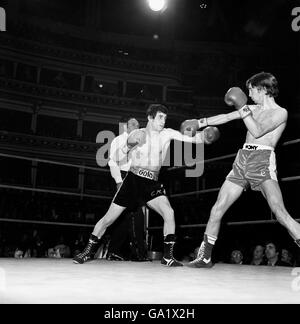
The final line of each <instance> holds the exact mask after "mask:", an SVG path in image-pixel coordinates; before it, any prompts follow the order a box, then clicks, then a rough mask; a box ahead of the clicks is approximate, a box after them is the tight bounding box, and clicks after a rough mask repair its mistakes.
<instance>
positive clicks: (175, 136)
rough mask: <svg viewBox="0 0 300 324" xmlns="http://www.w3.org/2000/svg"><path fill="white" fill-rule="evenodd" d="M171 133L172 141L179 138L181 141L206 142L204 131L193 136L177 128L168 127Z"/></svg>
mask: <svg viewBox="0 0 300 324" xmlns="http://www.w3.org/2000/svg"><path fill="white" fill-rule="evenodd" d="M168 131H169V134H170V141H171V140H177V141H181V142H188V143H195V144H199V143H203V142H204V135H203V132H197V133H196V135H195V136H193V137H191V136H188V135H184V134H181V133H180V132H179V131H177V130H175V129H171V128H168Z"/></svg>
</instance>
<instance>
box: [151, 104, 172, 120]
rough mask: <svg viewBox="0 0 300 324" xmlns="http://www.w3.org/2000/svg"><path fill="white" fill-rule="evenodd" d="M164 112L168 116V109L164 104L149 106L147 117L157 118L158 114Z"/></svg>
mask: <svg viewBox="0 0 300 324" xmlns="http://www.w3.org/2000/svg"><path fill="white" fill-rule="evenodd" d="M159 111H160V112H162V113H164V114H166V115H168V108H167V107H166V106H164V105H162V104H151V105H149V107H148V109H147V112H146V114H147V117H148V116H151V117H152V118H155V116H156V114H157V113H158V112H159Z"/></svg>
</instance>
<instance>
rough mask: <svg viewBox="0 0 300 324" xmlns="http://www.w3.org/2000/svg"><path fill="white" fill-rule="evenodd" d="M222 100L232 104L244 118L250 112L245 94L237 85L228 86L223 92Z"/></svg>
mask: <svg viewBox="0 0 300 324" xmlns="http://www.w3.org/2000/svg"><path fill="white" fill-rule="evenodd" d="M224 101H225V103H226V104H227V105H229V106H234V107H235V109H236V110H238V112H239V114H240V116H241V118H245V117H247V116H249V115H250V114H252V112H251V110H250V108H249V107H248V106H247V105H246V104H247V96H246V94H245V93H244V92H243V91H242V90H241V89H240V88H238V87H233V88H230V89H229V90H228V91H227V93H226V94H225V97H224Z"/></svg>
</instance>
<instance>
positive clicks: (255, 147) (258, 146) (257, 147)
mask: <svg viewBox="0 0 300 324" xmlns="http://www.w3.org/2000/svg"><path fill="white" fill-rule="evenodd" d="M243 150H248V151H256V150H270V151H274V148H273V147H272V146H267V145H261V144H250V143H245V144H244V145H243Z"/></svg>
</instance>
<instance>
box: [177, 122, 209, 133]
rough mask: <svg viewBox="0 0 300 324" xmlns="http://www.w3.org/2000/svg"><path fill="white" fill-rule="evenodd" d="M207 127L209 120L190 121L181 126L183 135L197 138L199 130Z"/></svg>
mask: <svg viewBox="0 0 300 324" xmlns="http://www.w3.org/2000/svg"><path fill="white" fill-rule="evenodd" d="M205 126H207V119H206V118H201V119H188V120H185V121H184V122H182V124H181V126H180V132H181V134H186V135H189V136H195V135H196V132H197V130H198V129H200V128H202V127H205Z"/></svg>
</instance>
